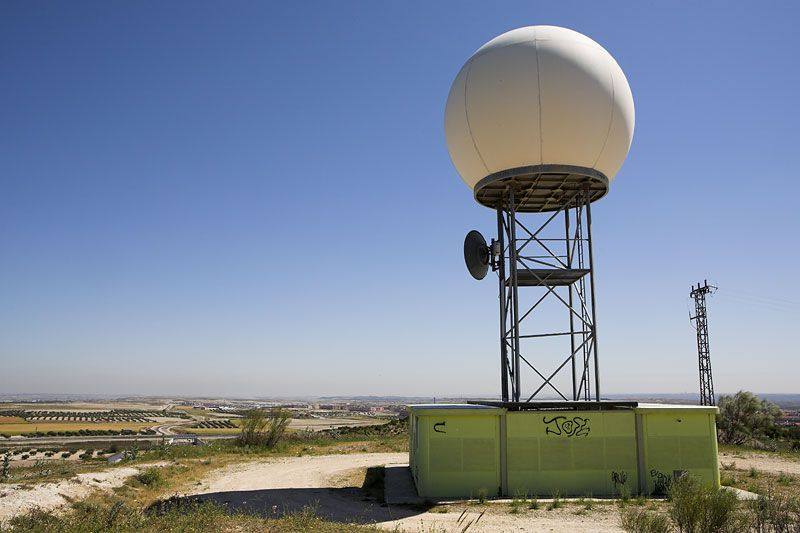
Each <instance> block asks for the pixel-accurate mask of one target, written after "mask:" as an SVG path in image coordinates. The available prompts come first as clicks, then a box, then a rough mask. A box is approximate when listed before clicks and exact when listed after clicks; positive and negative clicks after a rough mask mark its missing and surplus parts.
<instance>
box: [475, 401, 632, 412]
mask: <svg viewBox="0 0 800 533" xmlns="http://www.w3.org/2000/svg"><path fill="white" fill-rule="evenodd" d="M467 403H468V404H470V405H485V406H488V407H502V408H504V409H508V410H509V411H613V410H617V409H633V408H634V407H638V406H639V402H635V401H617V400H599V401H597V400H592V401H579V400H578V401H566V402H565V401H530V402H494V401H483V400H471V401H468V402H467Z"/></svg>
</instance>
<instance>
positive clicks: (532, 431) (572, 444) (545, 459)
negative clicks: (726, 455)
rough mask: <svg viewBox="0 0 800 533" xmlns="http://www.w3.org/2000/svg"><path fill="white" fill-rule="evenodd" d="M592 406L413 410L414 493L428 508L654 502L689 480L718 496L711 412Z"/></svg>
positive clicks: (609, 404)
mask: <svg viewBox="0 0 800 533" xmlns="http://www.w3.org/2000/svg"><path fill="white" fill-rule="evenodd" d="M593 403H594V407H591V406H587V405H584V406H579V407H575V406H574V405H573V406H570V407H567V405H569V404H562V407H561V408H559V407H558V406H555V407H554V406H553V404H543V405H547V407H540V406H536V404H533V405H531V406H529V407H526V408H525V409H521V410H512V409H509V408H506V407H495V406H490V405H472V404H433V405H412V406H409V411H410V419H409V420H410V448H409V449H410V454H409V455H410V457H409V460H410V468H411V473H412V476H413V478H414V482H415V483H416V487H417V492H418V493H419V495H420V496H422V497H427V498H469V497H478V496H479V495H480V494H485V495H487V496H489V497H492V496H509V497H511V496H516V495H519V494H526V495H529V496H533V495H536V496H539V497H550V496H552V495H554V494H558V495H560V496H596V497H609V496H619V495H622V494H629V495H636V494H659V493H663V491H664V490H665V488H666V486H667V485H668V483H669V481H670V480H671V479H674V478H675V477H676V476H679V475H681V474H683V473H687V472H688V473H690V474H692V475H695V476H697V477H698V478H700V479H701V480H703V481H705V482H707V483H709V484H711V485H712V486H714V487H719V466H718V461H717V439H716V423H715V415H716V412H717V408H716V407H701V406H693V405H661V404H637V403H636V402H627V403H625V404H624V405H623V403H624V402H619V403H616V404H615V403H614V402H593ZM573 404H574V402H573Z"/></svg>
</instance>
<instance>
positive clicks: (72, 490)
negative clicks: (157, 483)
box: [0, 463, 166, 524]
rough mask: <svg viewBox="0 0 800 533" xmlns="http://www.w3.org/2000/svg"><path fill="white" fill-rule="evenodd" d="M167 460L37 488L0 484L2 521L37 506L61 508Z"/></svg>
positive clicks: (110, 487) (108, 488) (90, 474)
mask: <svg viewBox="0 0 800 533" xmlns="http://www.w3.org/2000/svg"><path fill="white" fill-rule="evenodd" d="M164 465H166V463H149V464H142V465H137V466H135V467H132V466H129V467H123V468H114V469H111V470H106V471H103V472H89V473H85V474H77V475H76V476H75V477H73V478H72V479H68V480H64V481H58V482H53V483H42V484H39V485H35V486H34V487H33V488H30V489H26V488H21V487H20V485H16V484H10V485H2V486H0V524H3V523H4V522H5V521H7V520H8V519H10V518H12V517H14V516H16V515H18V514H22V513H25V512H27V511H30V510H31V509H33V508H36V507H38V508H40V509H44V510H51V509H57V508H58V507H61V506H63V505H65V504H67V503H69V502H70V501H74V500H80V499H82V498H85V497H87V496H88V495H89V494H91V493H92V492H93V491H95V490H111V489H112V488H114V487H119V486H121V485H122V484H123V483H124V482H125V480H126V479H128V478H129V477H131V476H133V475H136V474H138V473H139V472H140V471H141V470H142V469H143V468H147V467H150V466H164Z"/></svg>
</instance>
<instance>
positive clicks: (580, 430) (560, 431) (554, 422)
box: [542, 416, 591, 437]
mask: <svg viewBox="0 0 800 533" xmlns="http://www.w3.org/2000/svg"><path fill="white" fill-rule="evenodd" d="M542 422H544V423H545V425H546V427H545V430H544V431H545V433H549V434H552V435H564V436H567V437H586V436H588V435H589V431H590V430H591V428H590V427H589V419H588V418H583V417H582V416H575V417H573V418H572V419H571V420H570V419H568V418H567V417H566V416H554V417H553V418H551V419H550V420H548V419H547V417H546V416H543V417H542Z"/></svg>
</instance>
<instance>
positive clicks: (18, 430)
mask: <svg viewBox="0 0 800 533" xmlns="http://www.w3.org/2000/svg"><path fill="white" fill-rule="evenodd" d="M153 425H154V424H153V423H152V422H146V423H143V422H24V421H23V422H10V423H6V422H2V421H0V434H3V433H8V434H10V435H20V434H22V433H31V432H36V431H41V432H44V433H46V432H48V431H80V430H81V429H93V430H98V429H103V430H106V429H114V430H122V429H131V430H135V431H138V430H140V429H144V428H148V427H151V426H153Z"/></svg>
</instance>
